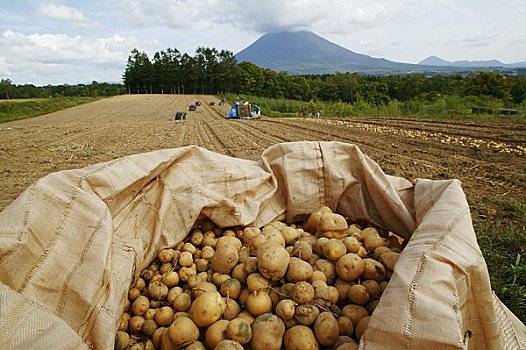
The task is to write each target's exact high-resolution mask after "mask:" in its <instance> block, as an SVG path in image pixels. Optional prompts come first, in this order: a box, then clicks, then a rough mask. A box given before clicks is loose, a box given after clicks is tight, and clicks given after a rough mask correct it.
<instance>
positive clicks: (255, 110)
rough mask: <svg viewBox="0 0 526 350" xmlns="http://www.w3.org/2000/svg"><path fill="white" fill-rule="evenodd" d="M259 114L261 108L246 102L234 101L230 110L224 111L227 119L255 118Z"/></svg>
mask: <svg viewBox="0 0 526 350" xmlns="http://www.w3.org/2000/svg"><path fill="white" fill-rule="evenodd" d="M260 116H261V108H260V107H259V106H258V105H255V104H250V103H248V102H243V103H239V102H238V101H236V102H234V104H233V105H232V108H231V109H230V111H228V112H227V113H226V118H227V119H256V118H259V117H260Z"/></svg>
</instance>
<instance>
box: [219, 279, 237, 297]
mask: <svg viewBox="0 0 526 350" xmlns="http://www.w3.org/2000/svg"><path fill="white" fill-rule="evenodd" d="M219 293H221V295H222V296H224V297H229V298H231V299H237V298H239V294H241V283H240V282H239V281H238V280H237V279H235V278H229V279H227V280H226V281H225V282H223V284H221V288H220V289H219Z"/></svg>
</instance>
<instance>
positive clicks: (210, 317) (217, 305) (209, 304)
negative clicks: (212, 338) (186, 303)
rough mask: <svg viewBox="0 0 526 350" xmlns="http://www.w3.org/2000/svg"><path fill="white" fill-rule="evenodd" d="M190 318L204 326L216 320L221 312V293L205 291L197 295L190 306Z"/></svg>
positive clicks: (198, 324)
mask: <svg viewBox="0 0 526 350" xmlns="http://www.w3.org/2000/svg"><path fill="white" fill-rule="evenodd" d="M189 314H190V318H191V319H192V320H193V321H194V322H195V324H196V325H197V326H199V327H206V326H209V325H211V324H212V323H214V322H215V321H217V320H218V319H219V318H220V317H221V315H222V314H223V302H222V300H221V294H219V293H218V292H213V291H206V292H204V293H203V294H201V295H200V296H199V297H197V298H196V299H195V300H194V302H193V303H192V306H190V311H189Z"/></svg>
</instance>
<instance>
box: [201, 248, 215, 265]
mask: <svg viewBox="0 0 526 350" xmlns="http://www.w3.org/2000/svg"><path fill="white" fill-rule="evenodd" d="M214 254H215V250H214V248H212V247H209V246H204V247H203V249H201V259H205V260H208V261H210V259H212V257H213V256H214Z"/></svg>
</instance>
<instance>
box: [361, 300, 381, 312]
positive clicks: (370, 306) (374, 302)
mask: <svg viewBox="0 0 526 350" xmlns="http://www.w3.org/2000/svg"><path fill="white" fill-rule="evenodd" d="M379 302H380V299H375V300H372V301H370V302H368V303H367V304H365V308H366V309H367V312H368V313H369V315H371V316H372V315H373V312H374V310H375V309H376V307H377V306H378V303H379Z"/></svg>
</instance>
